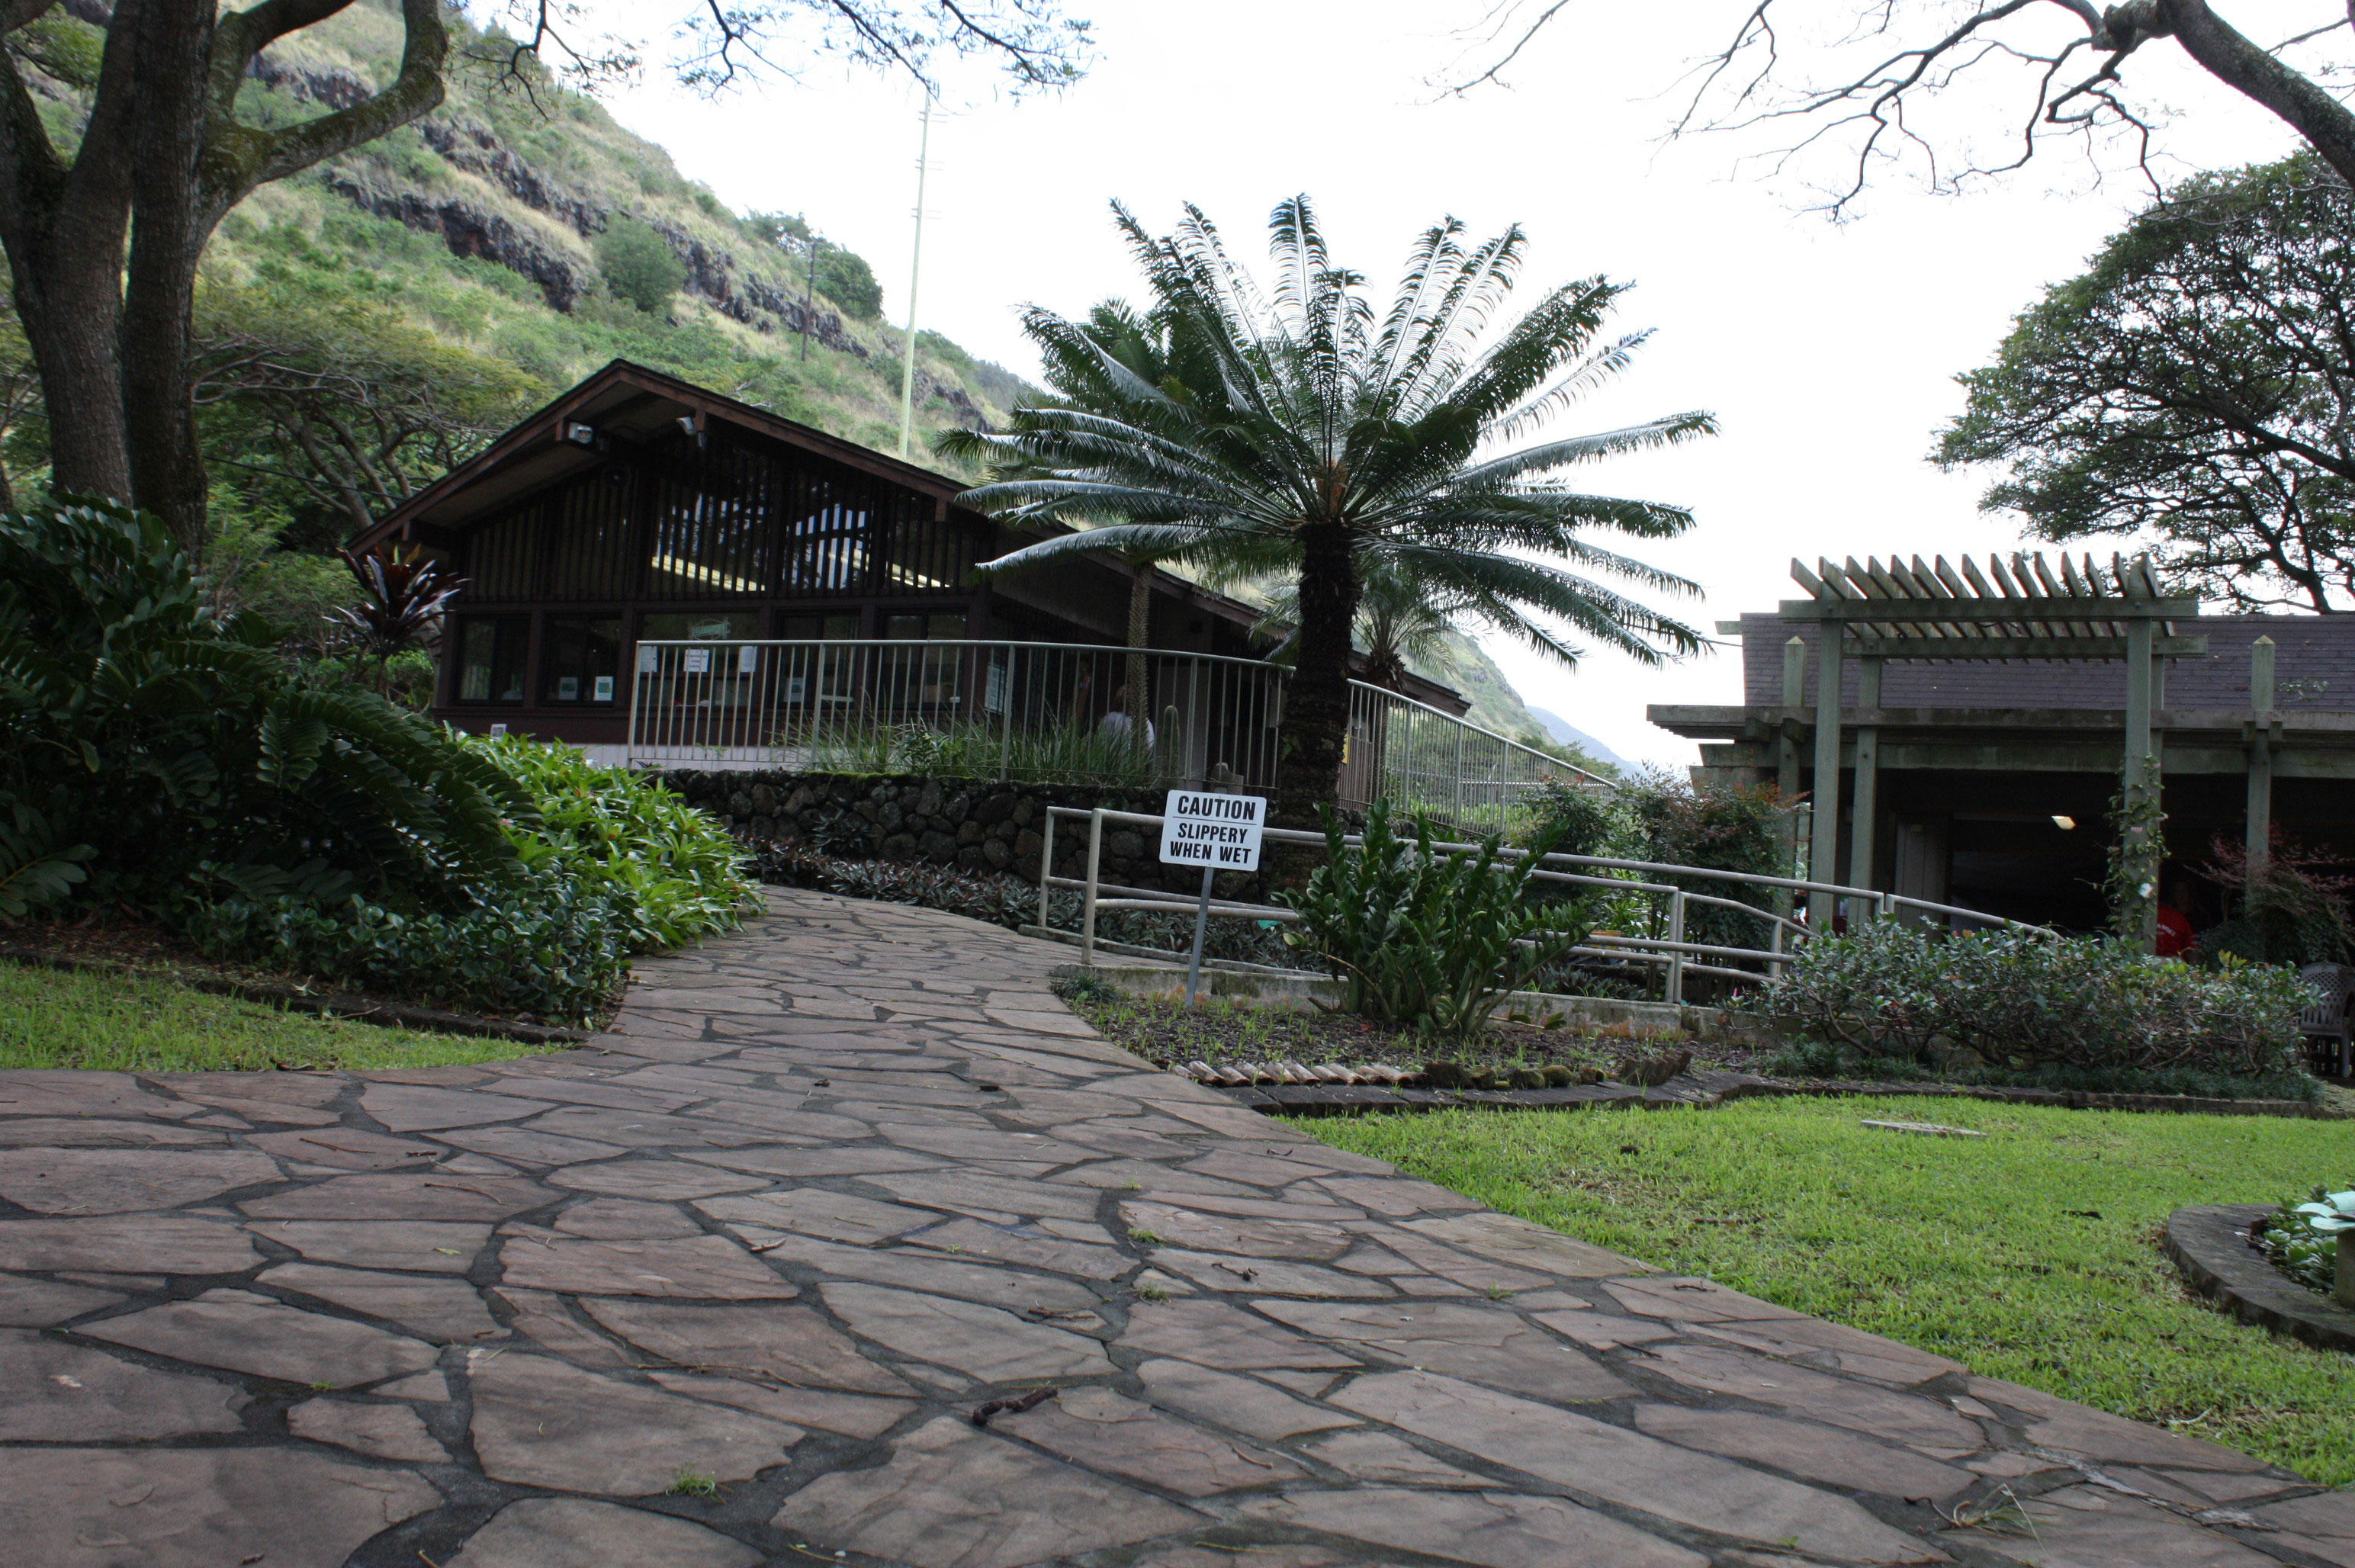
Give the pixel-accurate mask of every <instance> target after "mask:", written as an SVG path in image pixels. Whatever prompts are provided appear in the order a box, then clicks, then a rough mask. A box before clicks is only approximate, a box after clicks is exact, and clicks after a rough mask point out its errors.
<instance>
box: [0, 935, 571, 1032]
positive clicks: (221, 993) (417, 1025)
mask: <svg viewBox="0 0 2355 1568" xmlns="http://www.w3.org/2000/svg"><path fill="white" fill-rule="evenodd" d="M0 959H6V960H8V961H10V962H12V963H16V964H26V965H32V966H34V967H36V968H42V969H71V970H78V971H80V972H82V973H85V974H93V975H133V976H148V977H151V978H154V979H158V980H169V981H171V982H172V983H173V984H174V985H176V986H186V987H187V988H188V989H189V990H191V991H202V992H204V993H205V994H206V995H207V996H212V997H236V998H237V999H239V1000H240V1001H247V1002H260V1003H262V1004H264V1005H265V1006H269V1007H277V1008H285V1009H286V1010H287V1011H288V1012H290V1013H310V1014H314V1015H318V1016H325V1015H329V1014H332V1015H333V1016H335V1017H336V1018H339V1019H350V1020H352V1021H353V1022H355V1023H364V1024H375V1025H378V1027H379V1028H383V1029H430V1030H432V1032H434V1033H436V1034H463V1035H469V1036H473V1037H474V1038H477V1039H483V1040H515V1041H517V1042H518V1043H520V1044H524V1045H578V1044H580V1043H581V1041H583V1040H590V1039H592V1038H594V1037H593V1035H592V1033H591V1031H589V1030H586V1029H559V1028H557V1027H555V1026H554V1025H552V1024H527V1023H521V1022H518V1021H517V1020H515V1019H485V1018H477V1017H476V1016H475V1015H474V1014H473V1013H450V1012H443V1011H442V1009H441V1008H418V1007H410V1006H409V1005H407V1004H406V1003H402V1002H384V1001H378V1000H377V999H375V998H374V997H359V996H354V995H351V994H350V993H348V992H344V991H310V990H298V989H296V988H295V987H293V986H272V985H266V984H262V983H261V982H258V981H251V980H232V979H230V978H229V977H228V976H222V975H215V974H210V973H208V972H207V971H205V970H203V969H183V968H176V967H172V966H168V965H155V964H122V963H116V962H113V961H111V960H108V959H103V958H78V957H75V956H73V955H69V954H64V953H46V952H43V951H42V950H41V949H40V948H37V947H27V946H25V945H23V944H20V943H15V942H0Z"/></svg>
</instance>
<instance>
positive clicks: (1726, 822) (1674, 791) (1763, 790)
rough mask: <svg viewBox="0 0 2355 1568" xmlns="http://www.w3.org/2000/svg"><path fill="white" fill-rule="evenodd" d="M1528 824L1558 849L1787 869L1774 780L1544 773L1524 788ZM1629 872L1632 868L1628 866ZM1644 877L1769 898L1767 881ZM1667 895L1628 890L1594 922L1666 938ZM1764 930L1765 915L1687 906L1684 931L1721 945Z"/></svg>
mask: <svg viewBox="0 0 2355 1568" xmlns="http://www.w3.org/2000/svg"><path fill="white" fill-rule="evenodd" d="M1529 805H1530V806H1531V808H1532V825H1531V827H1530V828H1529V833H1528V835H1527V837H1525V839H1524V841H1525V842H1527V841H1529V839H1534V838H1535V837H1538V836H1540V835H1548V834H1558V835H1559V836H1560V837H1559V842H1560V844H1561V853H1564V854H1570V855H1593V856H1598V857H1602V858H1605V859H1621V860H1646V861H1650V862H1652V863H1653V864H1656V865H1667V866H1699V867H1705V868H1707V869H1711V870H1719V871H1743V872H1748V873H1749V874H1751V875H1753V876H1762V877H1786V876H1789V875H1790V874H1791V865H1790V855H1789V852H1788V846H1787V842H1786V840H1785V837H1784V834H1785V822H1786V810H1785V803H1784V801H1783V799H1782V797H1781V796H1779V795H1776V794H1775V793H1774V790H1773V789H1772V788H1768V787H1764V786H1757V785H1749V784H1694V783H1692V782H1691V781H1689V780H1688V779H1685V778H1681V777H1678V776H1677V775H1675V774H1671V773H1666V772H1663V771H1658V770H1654V771H1650V772H1643V773H1634V774H1632V775H1630V776H1629V777H1627V778H1625V779H1624V780H1623V781H1621V783H1620V784H1619V787H1618V788H1616V789H1614V790H1611V791H1609V792H1604V791H1600V790H1594V789H1582V788H1579V787H1578V786H1576V785H1574V784H1562V783H1559V782H1548V783H1546V784H1540V786H1539V787H1538V788H1537V789H1535V790H1533V791H1531V792H1530V795H1529ZM1626 875H1627V876H1628V877H1629V878H1631V879H1633V878H1636V875H1637V874H1636V873H1635V872H1628V873H1626ZM1642 880H1646V881H1657V882H1661V883H1664V884H1666V885H1668V886H1670V887H1678V888H1682V889H1684V890H1685V891H1688V892H1694V893H1704V894H1707V895H1709V896H1710V897H1712V898H1723V899H1732V900H1734V901H1737V902H1742V903H1747V904H1750V905H1752V906H1753V907H1755V908H1758V909H1762V910H1764V909H1769V908H1771V907H1773V902H1774V895H1773V894H1772V893H1771V892H1769V891H1766V890H1765V889H1763V888H1750V887H1744V886H1742V884H1740V883H1733V882H1721V881H1717V880H1712V879H1710V878H1707V877H1675V876H1666V875H1660V874H1655V873H1646V874H1645V875H1644V876H1643V877H1642ZM1665 902H1666V901H1665V900H1662V899H1660V898H1658V897H1657V896H1656V895H1646V894H1632V895H1629V896H1628V897H1626V898H1624V899H1619V900H1616V901H1613V902H1612V904H1611V906H1610V907H1609V908H1607V909H1602V910H1598V911H1597V914H1598V917H1599V920H1600V923H1601V924H1602V925H1604V926H1605V927H1607V928H1608V929H1611V930H1614V931H1618V932H1621V933H1625V934H1628V935H1645V936H1652V937H1665V936H1666V935H1667V934H1668V932H1667V929H1666V910H1665V907H1664V906H1665ZM1767 936H1768V929H1767V926H1766V924H1765V923H1764V921H1762V920H1756V919H1753V918H1751V917H1750V916H1747V915H1744V914H1742V913H1740V912H1737V911H1734V910H1728V909H1716V908H1711V907H1710V906H1708V905H1705V904H1697V905H1692V906H1689V907H1688V909H1687V910H1686V912H1685V939H1686V940H1687V941H1689V942H1699V943H1707V944H1713V945H1717V946H1722V947H1762V946H1764V945H1765V944H1766V940H1767Z"/></svg>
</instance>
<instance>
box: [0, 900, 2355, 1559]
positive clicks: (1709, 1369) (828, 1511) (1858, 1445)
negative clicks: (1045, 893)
mask: <svg viewBox="0 0 2355 1568" xmlns="http://www.w3.org/2000/svg"><path fill="white" fill-rule="evenodd" d="M770 905H771V913H770V915H769V917H768V918H767V919H765V920H762V921H759V922H756V923H754V924H752V925H751V927H749V928H748V929H747V930H746V931H745V932H744V933H741V934H740V935H736V936H731V937H730V938H728V939H725V940H723V941H719V942H715V943H712V944H709V945H707V946H706V947H704V948H702V949H699V950H698V951H695V952H691V953H687V954H682V955H675V956H671V957H667V958H663V959H658V960H655V961H652V962H648V963H645V964H642V965H640V966H639V971H638V976H637V983H636V984H635V986H634V988H633V991H632V994H631V997H630V1000H629V1003H628V1005H627V1006H626V1007H625V1008H624V1009H623V1013H622V1015H621V1017H620V1018H619V1019H616V1020H615V1023H614V1027H613V1030H612V1032H611V1033H609V1034H606V1035H604V1036H601V1037H600V1038H599V1039H598V1040H595V1041H593V1042H591V1044H590V1045H589V1046H587V1047H584V1048H582V1049H580V1050H576V1051H566V1052H561V1053H558V1054H553V1055H543V1056H538V1057H531V1058H527V1059H522V1060H518V1061H509V1062H499V1063H490V1064H485V1065H481V1066H468V1067H446V1068H431V1069H422V1070H418V1071H413V1072H392V1073H373V1074H358V1075H352V1074H336V1073H313V1072H285V1073H267V1074H250V1075H249V1074H236V1073H174V1074H148V1075H138V1074H127V1073H108V1072H0V1541H5V1546H0V1559H5V1561H8V1562H11V1563H13V1562H16V1561H18V1560H22V1561H24V1562H27V1563H42V1564H43V1565H44V1568H49V1565H52V1564H54V1565H58V1568H215V1565H217V1564H229V1563H240V1564H250V1565H253V1568H289V1565H294V1568H304V1565H309V1564H317V1565H318V1568H336V1565H337V1564H344V1563H353V1564H356V1565H360V1564H364V1565H366V1568H379V1565H382V1564H389V1563H415V1562H417V1561H419V1560H420V1559H422V1560H423V1561H425V1562H428V1563H436V1564H440V1565H442V1568H656V1565H660V1568H753V1565H754V1564H756V1563H809V1562H811V1561H823V1562H841V1563H845V1564H867V1565H868V1568H874V1565H877V1564H884V1563H898V1564H911V1565H914V1568H1024V1565H1028V1564H1050V1563H1060V1564H1075V1565H1082V1564H1083V1565H1084V1568H1111V1565H1114V1564H1117V1565H1118V1568H1212V1565H1213V1564H1230V1563H1237V1562H1248V1563H1252V1564H1255V1565H1257V1568H1351V1565H1358V1568H1374V1565H1378V1564H1392V1565H1397V1564H1405V1563H1416V1564H1423V1565H1425V1568H1430V1565H1434V1564H1440V1563H1472V1564H1483V1565H1494V1568H1523V1565H1528V1568H1577V1565H1582V1564H1594V1565H1598V1568H1600V1565H1606V1564H1607V1565H1611V1568H1621V1565H1625V1568H1764V1565H1765V1564H1774V1565H1777V1568H1807V1565H1809V1564H1837V1565H1839V1568H1857V1565H1860V1564H1868V1563H1870V1564H1879V1563H1891V1564H1893V1563H1942V1562H1954V1563H1966V1564H1972V1565H1974V1568H2000V1565H2002V1564H2006V1563H2020V1564H2025V1563H2041V1564H2043V1565H2044V1568H2062V1565H2072V1568H2155V1565H2158V1564H2169V1565H2172V1564H2185V1565H2190V1568H2200V1565H2209V1564H2213V1565H2217V1568H2238V1565H2242V1564H2247V1565H2251V1568H2254V1565H2256V1564H2261V1563H2283V1562H2288V1563H2308V1564H2311V1563H2336V1564H2342V1565H2346V1568H2355V1501H2350V1499H2349V1498H2348V1497H2347V1496H2346V1495H2344V1494H2339V1493H2328V1492H2323V1491H2321V1490H2320V1489H2319V1488H2314V1487H2312V1486H2309V1485H2308V1484H2307V1483H2306V1482H2304V1481H2303V1480H2301V1479H2300V1478H2299V1477H2296V1476H2293V1475H2290V1474H2288V1473H2286V1472H2283V1471H2280V1470H2275V1469H2270V1468H2268V1467H2265V1466H2264V1465H2262V1464H2259V1463H2258V1462H2256V1461H2254V1460H2252V1459H2250V1458H2248V1457H2247V1456H2243V1455H2240V1454H2236V1453H2234V1452H2232V1450H2230V1449H2226V1448H2222V1447H2219V1446H2216V1445H2212V1444H2208V1443H2203V1442H2200V1441H2199V1440H2197V1439H2194V1438H2190V1437H2186V1436H2183V1435H2179V1434H2175V1433H2171V1432H2167V1431H2163V1430H2160V1429H2158V1428H2155V1427H2147V1426H2142V1425H2139V1424H2136V1423H2134V1422H2130V1421H2125V1420H2121V1419H2119V1418H2117V1417H2115V1416H2110V1415H2105V1414H2104V1413H2100V1412H2096V1411H2093V1410H2088V1409H2086V1408H2084V1407H2083V1406H2079V1405H2073V1404H2071V1403H2067V1402H2066V1401H2062V1400H2057V1399H2053V1398H2051V1396H2049V1395H2045V1394H2041V1393H2038V1392H2034V1391H2032V1390H2029V1389H2025V1388H2020V1387H2018V1386H2017V1385H2014V1384H2009V1383H2004V1382H1999V1381H1992V1380H1987V1379H1981V1378H1975V1377H1972V1376H1971V1375H1970V1374H1969V1372H1968V1371H1966V1369H1963V1368H1961V1367H1958V1366H1956V1365H1955V1364H1954V1363H1953V1362H1951V1361H1947V1360H1942V1359H1940V1358H1938V1357H1935V1356H1932V1355H1928V1354H1926V1353H1924V1352H1922V1351H1919V1350H1914V1349H1910V1348H1908V1347H1905V1346H1901V1345H1896V1344H1893V1343H1891V1342H1890V1341H1888V1340H1885V1339H1878V1338H1876V1337H1874V1336H1872V1335H1869V1334H1863V1333H1859V1332H1858V1331H1856V1330H1854V1329H1849V1328H1840V1327H1838V1325H1834V1324H1830V1323H1826V1322H1823V1321H1821V1320H1819V1319H1816V1318H1811V1317H1806V1316H1805V1315H1803V1314H1799V1313H1796V1312H1792V1311H1789V1310H1787V1309H1785V1308H1782V1307H1774V1306H1773V1305H1772V1304H1770V1303H1767V1302H1763V1301H1758V1300H1755V1299H1754V1298H1752V1297H1749V1296H1742V1294H1741V1293H1739V1292H1736V1291H1732V1290H1728V1289H1726V1288H1724V1287H1723V1286H1721V1285H1714V1284H1712V1283H1710V1282H1709V1281H1706V1280H1698V1279H1689V1278H1678V1277H1673V1276H1668V1275H1660V1274H1658V1273H1657V1272H1655V1271H1653V1270H1650V1269H1647V1268H1645V1267H1643V1266H1642V1265H1640V1264H1636V1263H1634V1262H1632V1261H1630V1260H1628V1259H1625V1258H1622V1257H1619V1256H1616V1255H1615V1254H1613V1253H1608V1252H1605V1251H1604V1250H1602V1249H1600V1248H1596V1247H1593V1246H1590V1245H1587V1244H1586V1243H1582V1242H1579V1241H1577V1240H1576V1239H1575V1238H1572V1237H1568V1236H1561V1235H1558V1234H1556V1233H1554V1232H1549V1231H1545V1230H1543V1229H1541V1228H1540V1227H1537V1226H1533V1225H1529V1224H1526V1223H1524V1222H1523V1221H1518V1220H1514V1219H1511V1218H1509V1217H1508V1216H1505V1215H1500V1214H1495V1213H1491V1212H1488V1211H1484V1210H1481V1209H1479V1208H1478V1207H1477V1206H1476V1205H1475V1204H1472V1203H1470V1202H1468V1201H1467V1200H1465V1199H1462V1198H1460V1197H1458V1196H1456V1195H1455V1194H1452V1193H1448V1192H1444V1191H1443V1190H1441V1189H1436V1188H1433V1187H1431V1186H1430V1185H1429V1184H1427V1183H1423V1182H1419V1181H1414V1180H1412V1179H1407V1178H1404V1177H1401V1176H1400V1175H1399V1174H1398V1173H1397V1172H1396V1171H1394V1170H1392V1169H1391V1168H1389V1167H1387V1166H1385V1165H1383V1164H1381V1163H1380V1162H1379V1161H1376V1160H1369V1159H1366V1158H1363V1157H1359V1156H1355V1155H1349V1154H1344V1153H1341V1152H1339V1151H1337V1150H1333V1149H1329V1148H1326V1147H1323V1146H1321V1145H1319V1144H1317V1143H1316V1142H1314V1141H1313V1140H1310V1139H1308V1138H1305V1137H1304V1136H1301V1135H1299V1134H1298V1133H1295V1131H1293V1130H1292V1129H1290V1128H1288V1127H1285V1126H1284V1125H1280V1124H1275V1123H1271V1122H1267V1121H1265V1120H1263V1119H1262V1118H1260V1117H1259V1116H1257V1115H1254V1114H1252V1113H1251V1112H1249V1111H1247V1110H1244V1109H1242V1108H1241V1107H1239V1106H1237V1105H1235V1104H1232V1103H1231V1102H1229V1101H1227V1100H1225V1099H1223V1098H1221V1097H1220V1096H1218V1095H1217V1094H1215V1093H1212V1092H1211V1091H1209V1090H1207V1089H1204V1088H1202V1087H1200V1086H1199V1085H1196V1084H1193V1083H1188V1082H1184V1081H1181V1080H1179V1079H1177V1078H1175V1077H1171V1076H1168V1075H1165V1074H1159V1073H1155V1072H1149V1071H1146V1070H1145V1069H1144V1067H1143V1066H1142V1064H1140V1063H1138V1062H1137V1061H1135V1060H1134V1059H1133V1058H1130V1057H1128V1056H1127V1055H1125V1054H1124V1053H1123V1052H1121V1051H1117V1050H1115V1049H1114V1048H1112V1047H1110V1046H1108V1045H1106V1044H1105V1043H1104V1042H1103V1041H1102V1040H1098V1039H1096V1038H1095V1037H1094V1036H1093V1035H1092V1033H1091V1032H1090V1031H1089V1030H1088V1029H1086V1027H1085V1026H1084V1025H1082V1023H1080V1022H1079V1020H1077V1019H1074V1018H1072V1017H1071V1015H1070V1013H1069V1012H1068V1011H1067V1010H1065V1009H1064V1008H1062V1007H1061V1006H1060V1004H1059V1003H1058V1002H1056V1001H1055V999H1054V998H1053V996H1052V994H1051V992H1050V989H1049V987H1048V986H1047V979H1048V976H1049V975H1050V972H1051V971H1052V969H1054V968H1055V967H1056V966H1058V965H1061V964H1062V963H1064V962H1067V961H1068V959H1069V958H1070V956H1071V955H1070V954H1069V952H1068V950H1066V949H1062V948H1059V947H1054V946H1050V945H1047V944H1039V943H1034V942H1029V941H1027V940H1024V939H1022V938H1018V937H1015V936H1012V935H1009V934H1008V933H1005V932H1002V931H998V930H995V929H993V928H988V927H984V926H981V925H977V924H975V923H971V922H967V921H963V920H958V919H956V918H954V917H951V916H947V915H943V914H938V913H934V912H926V911H920V910H913V909H907V908H901V907H897V906H891V905H878V904H861V903H857V902H853V901H845V900H840V899H834V898H829V897H826V896H823V895H819V894H811V893H788V892H772V894H771V895H770ZM1033 1396H1038V1397H1033ZM1026 1400H1027V1401H1028V1403H1021V1402H1024V1401H1026ZM993 1404H994V1405H996V1406H998V1408H996V1409H995V1410H991V1411H985V1410H984V1408H983V1407H984V1406H986V1405H993ZM1017 1405H1019V1408H1017ZM977 1414H978V1415H979V1416H980V1418H981V1419H980V1420H979V1421H978V1422H977V1421H976V1420H975V1416H976V1415H977ZM2007 1487H2008V1488H2010V1489H2011V1492H2012V1495H2013V1496H2015V1497H2017V1498H2018V1499H2019V1500H2020V1501H2021V1503H2022V1504H2024V1506H2025V1508H2026V1509H2027V1513H2026V1519H2027V1520H2028V1521H2029V1522H2030V1524H2032V1526H2033V1533H2025V1532H2022V1533H2007V1532H2006V1531H2004V1530H2003V1529H2000V1528H1996V1529H1989V1528H1979V1529H1957V1528H1955V1517H1956V1516H1957V1512H1958V1510H1964V1509H1969V1508H1970V1507H1972V1506H1974V1505H1977V1504H1980V1503H1984V1502H1987V1500H1988V1499H1991V1498H1996V1497H1998V1496H1999V1491H1998V1488H2007ZM715 1488H716V1494H717V1495H707V1494H710V1493H712V1492H713V1491H714V1489H715ZM549 1493H559V1494H564V1495H560V1496H551V1495H549ZM1941 1510H1945V1511H1941ZM1959 1517H1962V1518H1966V1519H1968V1518H1975V1517H1978V1516H1977V1515H1973V1514H1970V1513H1967V1512H1961V1513H1960V1514H1959Z"/></svg>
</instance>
